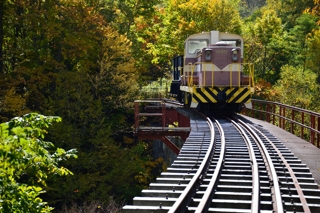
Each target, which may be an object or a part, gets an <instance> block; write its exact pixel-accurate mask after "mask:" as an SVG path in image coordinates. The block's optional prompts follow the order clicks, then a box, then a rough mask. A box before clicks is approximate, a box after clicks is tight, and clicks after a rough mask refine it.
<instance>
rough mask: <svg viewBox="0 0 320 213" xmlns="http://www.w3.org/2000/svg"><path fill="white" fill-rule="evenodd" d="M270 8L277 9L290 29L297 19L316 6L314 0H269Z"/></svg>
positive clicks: (286, 27) (285, 26) (285, 27)
mask: <svg viewBox="0 0 320 213" xmlns="http://www.w3.org/2000/svg"><path fill="white" fill-rule="evenodd" d="M267 4H268V7H269V8H272V9H273V10H275V11H276V12H277V14H278V16H279V18H281V20H282V23H283V24H284V29H285V30H289V29H291V28H293V27H294V26H295V22H296V19H297V18H298V17H299V16H300V15H301V14H302V13H303V12H304V11H305V10H306V9H308V8H312V7H313V6H314V2H313V0H280V1H279V0H267Z"/></svg>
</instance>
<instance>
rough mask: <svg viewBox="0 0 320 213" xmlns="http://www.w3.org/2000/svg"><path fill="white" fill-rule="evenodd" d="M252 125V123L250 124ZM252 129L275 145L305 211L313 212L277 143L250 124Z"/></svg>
mask: <svg viewBox="0 0 320 213" xmlns="http://www.w3.org/2000/svg"><path fill="white" fill-rule="evenodd" d="M249 125H250V124H249ZM250 126H251V128H252V129H254V130H255V131H256V132H258V133H259V134H260V135H262V136H263V137H264V138H265V139H266V140H267V141H268V142H269V143H270V144H271V146H272V147H273V149H274V150H275V151H276V152H277V153H278V155H279V157H280V158H281V160H282V162H283V164H284V165H285V166H286V168H287V169H288V171H289V174H290V176H291V178H292V180H293V184H294V186H295V188H296V190H297V193H298V195H299V198H300V201H301V205H302V208H303V211H304V213H311V210H310V208H309V205H308V202H307V200H306V198H305V196H304V193H303V191H302V189H301V187H300V185H299V182H298V179H297V177H296V175H295V174H294V171H293V170H292V168H291V166H290V165H289V163H288V162H287V160H286V159H285V158H284V156H283V155H282V153H281V152H280V150H279V149H278V148H277V147H276V145H275V144H274V143H273V142H272V141H271V140H270V139H269V138H268V137H267V136H266V135H265V134H263V133H262V132H261V131H260V130H258V129H257V128H255V127H254V126H252V125H250Z"/></svg>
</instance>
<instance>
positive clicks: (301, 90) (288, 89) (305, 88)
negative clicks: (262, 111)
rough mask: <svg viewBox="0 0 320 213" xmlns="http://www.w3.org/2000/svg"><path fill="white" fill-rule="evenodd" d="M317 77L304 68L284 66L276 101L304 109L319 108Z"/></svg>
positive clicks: (276, 87)
mask: <svg viewBox="0 0 320 213" xmlns="http://www.w3.org/2000/svg"><path fill="white" fill-rule="evenodd" d="M316 81H317V75H316V74H315V73H314V72H312V71H311V70H305V69H304V68H303V66H299V67H293V66H288V65H286V66H283V67H282V69H281V78H280V79H279V81H278V82H277V83H276V85H275V87H274V90H276V91H277V92H276V93H277V94H278V98H277V100H276V101H279V102H281V103H284V104H288V105H291V106H297V107H301V108H304V109H313V108H315V107H317V106H318V100H317V98H318V93H319V92H318V91H319V85H318V84H317V83H316Z"/></svg>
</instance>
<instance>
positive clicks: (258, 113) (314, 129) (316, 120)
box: [243, 99, 320, 148]
mask: <svg viewBox="0 0 320 213" xmlns="http://www.w3.org/2000/svg"><path fill="white" fill-rule="evenodd" d="M276 108H278V109H279V112H277V110H276ZM290 110H291V118H288V117H286V112H287V111H289V112H290ZM250 112H251V113H250ZM243 114H245V115H248V116H250V114H251V117H254V118H259V119H260V120H266V121H267V122H271V120H270V117H271V116H272V123H273V124H274V125H275V117H277V118H278V125H279V127H280V128H282V129H285V130H287V129H286V125H285V124H286V122H289V123H290V125H289V126H290V130H289V131H290V132H291V133H292V134H295V131H294V127H295V125H298V126H300V128H301V131H300V138H302V139H304V137H305V136H304V130H305V129H307V130H309V131H310V143H312V144H313V145H315V146H317V147H318V148H320V113H316V112H312V111H310V110H305V109H302V108H298V107H293V106H289V105H286V104H282V103H278V102H272V101H264V100H257V99H252V109H245V110H244V111H243ZM298 116H301V121H300V122H298V121H296V117H298ZM305 116H309V117H308V118H310V125H306V124H305ZM264 118H266V119H264ZM287 131H288V130H287Z"/></svg>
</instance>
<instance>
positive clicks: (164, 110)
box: [161, 102, 166, 129]
mask: <svg viewBox="0 0 320 213" xmlns="http://www.w3.org/2000/svg"><path fill="white" fill-rule="evenodd" d="M161 106H162V129H163V128H164V127H165V126H166V104H165V103H164V102H161Z"/></svg>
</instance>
